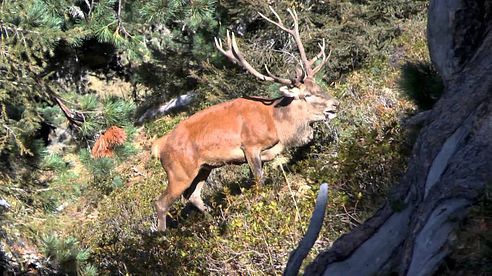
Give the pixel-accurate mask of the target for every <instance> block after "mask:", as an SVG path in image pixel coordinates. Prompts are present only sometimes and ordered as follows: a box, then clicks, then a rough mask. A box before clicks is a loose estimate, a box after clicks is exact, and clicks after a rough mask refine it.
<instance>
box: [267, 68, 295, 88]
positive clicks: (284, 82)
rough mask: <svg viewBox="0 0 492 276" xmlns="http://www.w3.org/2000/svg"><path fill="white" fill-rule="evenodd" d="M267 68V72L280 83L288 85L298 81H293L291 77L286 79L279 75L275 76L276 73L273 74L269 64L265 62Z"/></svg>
mask: <svg viewBox="0 0 492 276" xmlns="http://www.w3.org/2000/svg"><path fill="white" fill-rule="evenodd" d="M265 70H266V71H267V74H268V75H269V76H270V77H271V78H272V79H274V80H275V81H276V82H278V83H282V84H286V85H292V84H296V83H297V80H296V81H292V80H290V79H284V78H279V77H277V76H275V75H274V74H272V73H271V72H270V70H268V66H267V65H266V64H265Z"/></svg>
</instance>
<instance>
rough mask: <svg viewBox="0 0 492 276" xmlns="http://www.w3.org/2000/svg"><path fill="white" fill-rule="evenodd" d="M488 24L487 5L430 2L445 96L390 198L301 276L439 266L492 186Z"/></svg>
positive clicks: (491, 7) (491, 32) (491, 35)
mask: <svg viewBox="0 0 492 276" xmlns="http://www.w3.org/2000/svg"><path fill="white" fill-rule="evenodd" d="M491 23H492V1H490V0H478V1H477V0H433V1H431V4H430V7H429V18H428V42H429V51H430V54H431V59H432V62H433V63H434V65H435V67H436V68H437V70H438V72H439V74H440V75H441V77H442V78H443V81H444V87H445V91H444V94H443V96H442V97H441V99H440V100H439V101H438V102H437V103H436V105H435V106H434V108H433V109H432V110H431V112H430V113H429V116H428V117H427V120H426V122H425V126H424V127H423V129H422V130H421V133H420V135H419V137H418V139H417V142H416V144H415V146H414V149H413V152H412V156H411V160H410V161H409V166H408V170H407V172H406V174H405V175H404V176H403V178H402V179H401V181H400V183H399V185H397V186H396V188H395V191H394V193H393V195H392V196H391V199H389V200H388V201H387V202H386V203H385V204H384V205H383V206H382V207H381V208H380V209H379V210H378V211H377V212H376V213H375V214H374V216H373V217H371V218H370V219H368V220H367V221H366V222H364V223H363V224H362V225H360V226H359V227H357V228H355V229H354V230H353V231H351V232H350V233H348V234H346V235H343V236H342V237H340V238H339V239H338V240H337V241H335V243H334V244H333V246H332V247H331V248H330V249H328V250H327V251H325V252H323V253H321V254H320V255H318V257H317V258H316V259H315V260H314V261H313V263H311V264H310V265H309V266H308V267H307V268H306V270H305V273H306V275H311V274H326V275H373V274H388V273H393V272H396V273H398V274H400V275H429V274H431V273H432V272H434V271H435V270H436V269H437V268H438V267H439V264H440V263H441V262H442V260H443V258H444V257H445V256H446V255H447V254H448V253H449V252H450V246H449V243H450V239H451V238H452V236H453V235H452V232H453V230H454V228H455V226H456V224H457V223H458V222H459V221H461V220H462V219H463V217H464V216H465V215H466V213H467V210H468V208H469V207H470V206H471V205H472V204H474V203H475V202H476V201H477V200H478V198H479V196H480V195H481V194H482V193H483V191H484V187H485V185H486V184H488V183H492V107H491V98H492V24H491ZM375 162H377V161H376V159H375Z"/></svg>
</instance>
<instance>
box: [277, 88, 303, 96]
mask: <svg viewBox="0 0 492 276" xmlns="http://www.w3.org/2000/svg"><path fill="white" fill-rule="evenodd" d="M279 90H280V92H281V93H282V95H283V96H284V97H287V98H295V99H299V95H300V94H301V90H300V89H299V88H297V87H294V88H290V89H289V88H288V87H287V86H282V87H280V89H279Z"/></svg>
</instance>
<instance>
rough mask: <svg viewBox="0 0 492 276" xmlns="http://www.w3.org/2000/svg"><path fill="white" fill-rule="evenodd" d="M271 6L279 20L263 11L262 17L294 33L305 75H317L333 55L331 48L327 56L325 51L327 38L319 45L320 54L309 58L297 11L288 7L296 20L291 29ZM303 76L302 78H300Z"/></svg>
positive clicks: (311, 76) (288, 10)
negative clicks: (271, 17) (303, 41)
mask: <svg viewBox="0 0 492 276" xmlns="http://www.w3.org/2000/svg"><path fill="white" fill-rule="evenodd" d="M269 8H270V11H271V12H272V13H273V14H274V15H275V17H276V18H277V21H273V20H272V19H270V18H268V17H267V16H265V15H263V14H262V13H259V14H260V16H261V17H263V19H265V20H266V21H268V22H270V23H272V24H274V25H275V26H277V27H279V28H280V29H282V30H284V31H285V32H287V33H289V34H290V35H292V37H293V38H294V40H295V42H296V44H297V49H298V50H299V54H300V56H301V62H302V64H301V66H302V69H303V71H305V73H306V75H305V77H309V78H313V77H314V75H316V73H318V72H319V71H320V70H321V68H323V66H324V65H325V64H326V62H327V61H328V59H329V58H330V55H331V50H330V53H329V54H328V56H326V53H325V48H326V44H325V40H324V39H323V43H322V45H319V44H318V45H319V47H320V52H319V54H318V55H316V56H315V57H314V58H312V59H311V60H308V58H307V56H306V51H305V49H304V45H303V44H302V40H301V36H300V34H299V18H298V16H297V13H296V11H295V10H291V9H287V12H289V14H290V16H291V17H292V20H293V21H294V28H293V29H289V28H287V27H286V26H285V25H284V23H283V22H282V19H281V18H280V16H279V15H278V13H277V12H275V10H274V9H273V8H272V7H271V6H269ZM321 57H322V58H323V59H322V61H321V63H320V64H318V65H317V66H316V67H315V68H312V66H313V65H314V63H315V62H316V61H317V60H318V59H319V58H321ZM299 78H301V79H299ZM297 80H298V81H302V75H301V74H299V73H298V74H297Z"/></svg>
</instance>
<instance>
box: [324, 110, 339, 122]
mask: <svg viewBox="0 0 492 276" xmlns="http://www.w3.org/2000/svg"><path fill="white" fill-rule="evenodd" d="M324 114H325V118H326V119H327V120H331V119H333V118H335V117H336V116H337V113H336V112H335V111H334V110H329V111H325V112H324Z"/></svg>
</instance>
